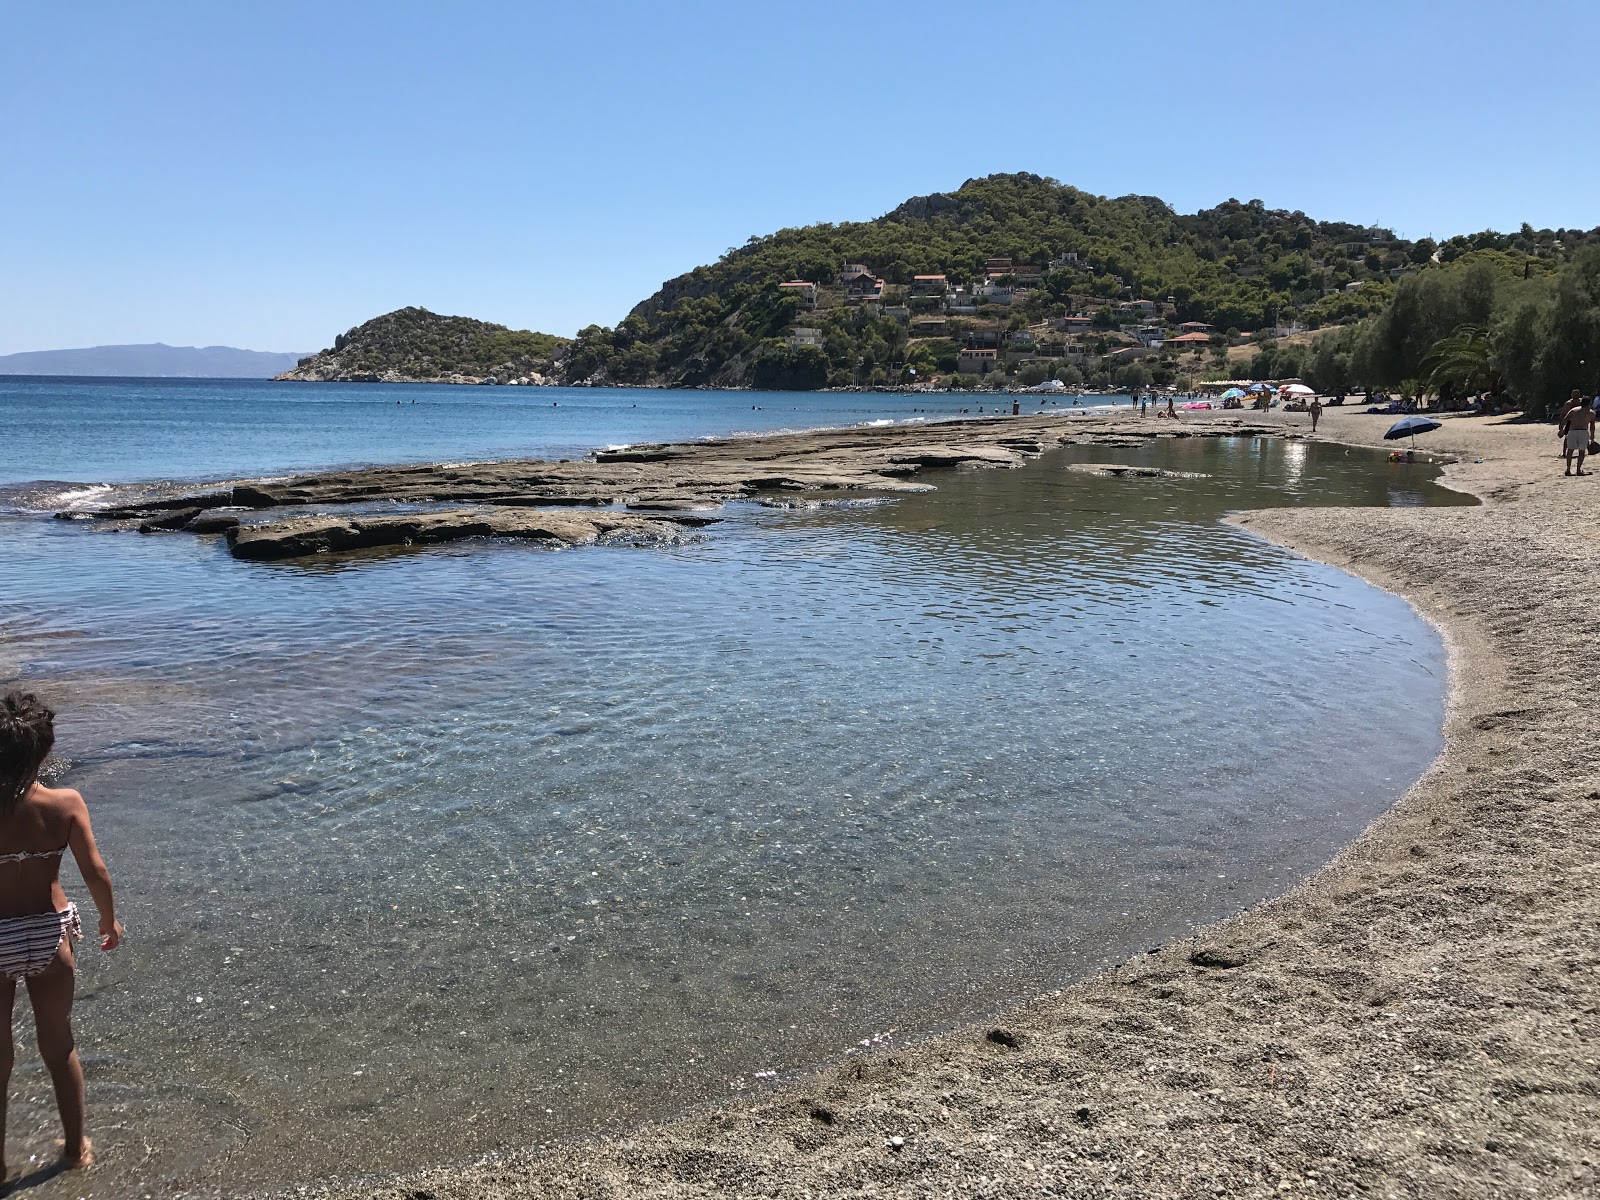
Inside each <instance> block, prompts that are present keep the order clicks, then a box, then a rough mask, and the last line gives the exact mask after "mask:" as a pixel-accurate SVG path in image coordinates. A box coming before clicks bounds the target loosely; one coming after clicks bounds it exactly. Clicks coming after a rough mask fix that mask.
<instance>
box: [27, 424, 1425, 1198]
mask: <svg viewBox="0 0 1600 1200" xmlns="http://www.w3.org/2000/svg"><path fill="white" fill-rule="evenodd" d="M1090 458H1092V459H1094V460H1096V461H1135V462H1147V463H1151V464H1154V465H1160V466H1165V467H1169V468H1175V469H1178V470H1183V471H1195V472H1203V473H1206V474H1207V475H1209V476H1210V477H1209V478H1199V479H1182V480H1133V479H1126V480H1103V479H1097V478H1093V477H1089V476H1085V475H1083V474H1080V473H1076V472H1072V471H1069V470H1067V469H1066V466H1067V463H1068V462H1069V461H1073V460H1074V459H1077V460H1083V459H1090ZM929 478H930V479H931V480H933V481H934V482H937V483H938V485H939V491H938V492H936V493H933V494H930V495H925V496H915V497H908V498H902V499H899V500H896V501H893V502H889V503H882V504H871V505H851V506H845V507H821V508H815V509H804V508H803V509H796V510H769V509H761V508H757V507H755V506H736V507H734V508H730V509H729V510H728V511H727V513H726V514H725V515H727V516H728V517H729V520H728V521H727V522H726V523H725V524H723V525H720V526H716V527H713V528H712V529H711V530H709V531H708V532H707V535H706V536H705V537H703V538H701V539H699V540H697V541H694V542H691V543H689V544H686V545H683V546H677V547H651V548H638V547H605V548H597V549H584V550H573V551H560V552H556V551H549V550H543V549H540V548H537V547H533V546H528V545H525V544H504V545H503V544H493V543H484V544H465V545H460V546H455V547H450V548H441V549H433V550H428V551H423V552H419V553H406V554H398V555H394V554H391V555H380V556H370V557H357V558H351V559H344V560H338V561H333V560H330V561H316V562H312V563H309V564H299V565H297V564H275V565H264V564H249V563H241V562H237V561H235V560H233V559H231V558H229V557H228V556H227V555H226V553H225V552H224V551H223V550H222V549H221V547H220V546H218V545H217V544H216V543H214V542H209V541H204V540H197V539H194V538H192V537H188V536H172V537H157V538H139V537H137V536H136V535H119V534H106V533H100V534H96V533H90V532H87V531H85V530H83V529H81V528H77V527H72V526H67V525H65V524H64V523H60V522H50V521H47V520H38V519H35V518H32V517H28V516H25V515H20V514H13V515H12V516H11V517H10V518H8V519H5V520H4V521H3V522H0V537H3V538H4V539H5V543H6V546H7V549H8V561H9V563H10V564H11V566H10V568H8V580H7V587H6V589H5V593H4V597H3V601H0V633H3V635H4V637H5V639H6V641H5V642H4V643H0V659H3V660H5V661H8V662H9V663H10V664H11V666H9V667H7V666H6V665H5V663H4V662H0V671H3V672H4V673H5V674H16V673H20V674H21V676H22V678H23V679H25V680H27V681H39V682H40V683H41V684H43V683H45V682H48V684H49V685H50V687H51V688H52V689H53V690H54V691H55V692H56V693H57V694H60V695H62V696H64V697H65V698H66V699H67V701H68V703H67V706H66V710H65V719H64V721H63V723H62V738H61V750H62V751H63V753H64V754H66V755H67V756H68V757H69V758H70V759H71V764H72V765H71V767H70V769H69V770H68V772H67V774H66V777H65V778H66V781H67V782H69V783H71V784H72V785H73V786H77V787H80V788H82V789H83V790H84V791H85V792H86V793H87V794H88V795H89V796H90V799H91V802H92V804H93V805H94V808H95V812H96V815H97V821H98V824H99V827H100V832H101V838H102V841H103V842H104V843H105V844H106V846H107V848H108V853H109V854H110V856H111V861H112V865H113V868H114V870H115V872H116V875H117V878H118V884H119V888H120V889H121V891H122V894H123V895H124V896H125V897H126V900H125V902H124V903H125V908H126V919H127V922H128V925H129V927H130V929H131V930H132V931H134V932H133V936H132V938H131V940H130V943H129V945H128V947H127V949H126V951H125V952H121V953H119V954H118V955H117V956H115V957H106V956H102V955H100V954H99V953H98V952H97V951H94V950H88V951H86V952H85V954H84V956H83V957H84V962H85V972H84V993H83V1001H82V1005H81V1009H80V1012H81V1021H82V1027H83V1041H84V1043H85V1045H86V1047H87V1048H88V1049H89V1052H90V1054H91V1064H90V1070H91V1087H92V1089H93V1098H94V1100H95V1103H96V1105H97V1111H98V1112H99V1113H100V1114H102V1115H101V1118H100V1119H101V1122H102V1123H103V1124H104V1125H105V1126H106V1129H105V1133H104V1140H105V1142H106V1146H107V1148H108V1149H111V1150H114V1151H115V1153H114V1154H113V1155H111V1156H108V1165H107V1168H106V1170H107V1172H108V1174H109V1173H110V1172H111V1171H114V1170H116V1169H117V1168H116V1167H115V1166H114V1165H113V1164H115V1163H118V1162H120V1163H123V1164H128V1163H133V1162H138V1164H139V1165H138V1166H137V1168H136V1174H137V1175H138V1177H139V1178H140V1179H144V1180H148V1179H154V1178H163V1177H166V1178H171V1177H174V1176H187V1175H190V1174H191V1173H193V1172H196V1171H199V1172H200V1173H201V1174H202V1175H204V1176H209V1177H210V1178H211V1179H212V1180H213V1181H216V1182H220V1183H230V1184H243V1183H244V1182H245V1181H248V1183H249V1184H250V1186H263V1185H265V1184H270V1183H274V1182H281V1181H287V1180H292V1179H294V1178H299V1177H303V1176H306V1175H315V1174H324V1173H330V1172H344V1171H350V1170H357V1171H360V1170H374V1169H386V1168H389V1167H396V1166H402V1165H406V1164H410V1163H415V1162H417V1161H424V1160H436V1159H439V1158H448V1157H452V1156H457V1155H463V1154H468V1153H473V1152H476V1151H479V1150H482V1149H486V1148H490V1147H493V1146H495V1145H501V1144H526V1143H529V1142H537V1141H540V1140H544V1139H547V1138H550V1137H555V1136H561V1135H564V1134H570V1133H573V1132H578V1131H586V1130H593V1129H597V1128H605V1127H613V1126H615V1125H617V1124H618V1123H622V1122H627V1121H632V1120H637V1119H640V1118H644V1117H648V1116H652V1115H656V1114H659V1113H662V1112H665V1111H670V1110H671V1109H673V1108H675V1107H678V1106H680V1105H682V1104H684V1103H687V1102H692V1101H696V1100H700V1099H711V1098H715V1097H718V1096H723V1095H727V1094H728V1093H729V1092H730V1091H732V1090H736V1089H739V1088H752V1087H760V1086H765V1082H764V1079H765V1076H764V1075H763V1076H759V1077H758V1075H757V1073H758V1072H763V1073H764V1072H769V1071H776V1072H780V1073H781V1072H784V1071H787V1070H790V1069H794V1068H798V1067H801V1066H804V1065H805V1064H807V1063H810V1062H815V1061H818V1060H821V1059H826V1058H832V1057H837V1056H838V1055H840V1054H842V1053H845V1052H846V1051H847V1050H848V1049H849V1048H852V1047H858V1046H859V1044H860V1043H862V1042H863V1041H866V1042H872V1041H873V1039H875V1038H876V1039H879V1040H878V1041H877V1042H876V1043H875V1044H878V1045H882V1044H884V1035H886V1034H888V1035H889V1037H891V1038H900V1037H904V1036H907V1035H908V1034H909V1033H911V1031H916V1030H925V1029H930V1028H935V1027H938V1026H939V1025H941V1024H945V1023H948V1022H950V1021H953V1020H956V1019H959V1018H960V1017H962V1016H966V1015H972V1014H976V1013H981V1012H985V1011H992V1010H993V1009H994V1008H996V1007H998V1006H1000V1005H1003V1004H1004V1003H1005V1002H1007V1001H1008V1000H1010V999H1014V998H1015V997H1017V996H1019V995H1024V994H1028V993H1030V992H1033V991H1038V990H1043V989H1047V988H1050V987H1053V986H1057V985H1059V984H1060V983H1062V982H1064V981H1066V980H1068V979H1071V978H1073V977H1074V976H1076V975H1079V974H1082V973H1083V972H1085V971H1087V970H1089V969H1092V968H1093V967H1095V966H1097V965H1099V964H1101V963H1103V962H1107V961H1113V960H1116V959H1118V958H1121V957H1124V956H1126V955H1127V954H1129V953H1133V952H1136V951H1138V950H1139V949H1141V948H1143V947H1144V946H1146V945H1150V944H1154V943H1156V942H1159V941H1161V940H1163V939H1165V938H1167V937H1170V936H1173V935H1175V934H1177V933H1180V932H1182V931H1184V930H1186V929H1187V928H1189V927H1190V925H1191V924H1193V923H1195V922H1198V921H1203V920H1209V919H1212V918H1214V917H1217V916H1221V915H1224V914H1226V913H1229V912H1232V911H1235V910H1236V909H1238V908H1240V907H1243V906H1245V905H1247V904H1249V903H1251V902H1253V901H1254V900H1256V899H1258V898H1260V897H1262V896H1265V895H1269V894H1272V893H1274V892H1277V891H1281V890H1282V889H1283V888H1284V887H1286V886H1287V885H1288V884H1289V883H1291V882H1292V881H1293V880H1294V879H1296V878H1298V877H1300V876H1302V875H1303V874H1305V873H1306V872H1307V871H1309V870H1311V869H1313V868H1314V867H1315V866H1317V865H1318V864H1319V863H1321V862H1323V861H1325V860H1326V858H1327V857H1328V856H1329V855H1330V854H1331V853H1332V852H1333V851H1334V850H1335V849H1336V848H1337V847H1338V846H1339V845H1341V844H1343V843H1344V842H1346V841H1348V839H1349V838H1350V837H1351V836H1352V835H1353V834H1354V833H1355V832H1356V831H1357V830H1359V829H1360V828H1361V827H1362V826H1363V825H1364V824H1365V823H1366V822H1367V821H1368V820H1370V819H1371V818H1372V817H1373V816H1374V815H1376V814H1377V813H1378V812H1380V811H1382V809H1383V808H1385V807H1386V806H1387V805H1388V804H1389V803H1391V802H1392V801H1393V799H1394V798H1395V796H1396V795H1398V794H1399V792H1400V791H1402V790H1403V789H1404V788H1405V787H1406V786H1407V785H1408V784H1409V783H1410V781H1411V780H1412V779H1414V778H1415V777H1416V775H1417V774H1419V773H1420V772H1421V770H1422V769H1423V768H1424V767H1425V766H1426V764H1427V762H1428V761H1429V760H1430V759H1431V757H1432V756H1433V754H1434V753H1435V752H1436V750H1437V747H1438V745H1439V733H1438V731H1439V726H1440V721H1441V717H1442V705H1443V692H1444V683H1445V680H1444V656H1443V651H1442V649H1441V647H1440V645H1439V642H1438V639H1437V637H1436V636H1435V635H1434V634H1433V632H1432V631H1431V630H1430V629H1429V628H1428V627H1427V626H1426V625H1425V624H1424V623H1423V622H1421V620H1420V619H1419V618H1418V617H1416V615H1415V614H1414V613H1413V612H1412V611H1411V610H1410V609H1409V608H1408V607H1407V606H1406V605H1404V604H1403V603H1402V602H1401V601H1399V600H1398V599H1396V598H1394V597H1391V596H1388V595H1386V594H1384V593H1382V592H1379V591H1376V590H1375V589H1372V588H1370V587H1367V586H1366V585H1364V584H1362V583H1360V582H1358V581H1356V580H1354V579H1351V578H1350V577H1348V576H1346V575H1343V574H1341V573H1339V572H1337V571H1333V570H1331V569H1329V568H1326V567H1322V566H1320V565H1318V564H1315V563H1310V562H1307V561H1305V560H1302V559H1299V558H1297V557H1295V556H1293V555H1290V554H1288V553H1286V552H1283V551H1281V550H1278V549H1276V548H1275V547H1272V546H1270V545H1267V544H1265V543H1263V542H1261V541H1259V540H1257V539H1256V538H1254V537H1252V536H1250V535H1248V534H1246V533H1243V532H1242V531H1239V530H1236V529H1233V528H1231V527H1227V526H1223V525H1220V524H1218V523H1217V521H1216V518H1217V517H1218V516H1219V515H1220V514H1221V513H1223V512H1224V511H1227V510H1229V509H1236V508H1242V507H1255V506H1262V505H1266V504H1282V503H1319V504H1327V503H1421V502H1451V501H1452V500H1453V499H1455V498H1454V497H1453V496H1452V494H1450V493H1444V492H1441V491H1440V490H1439V489H1437V488H1435V487H1434V486H1433V485H1432V484H1431V482H1429V480H1430V472H1428V471H1427V470H1426V469H1424V468H1417V467H1409V468H1408V467H1398V466H1392V465H1390V464H1388V463H1386V462H1384V461H1383V459H1382V457H1381V456H1378V455H1373V454H1370V453H1364V452H1359V451H1351V450H1346V449H1345V448H1342V447H1336V446H1327V445H1311V444H1305V443H1284V442H1278V441H1247V440H1235V441H1207V442H1193V443H1189V442H1184V443H1162V444H1158V445H1155V446H1151V447H1146V448H1140V449H1135V450H1109V449H1102V450H1098V451H1094V452H1070V453H1069V452H1061V453H1057V454H1052V455H1050V456H1048V457H1047V458H1045V459H1044V460H1042V461H1040V462H1037V463H1034V464H1031V465H1030V466H1029V467H1027V468H1025V469H1023V470H1020V471H1001V472H974V473H965V472H942V473H937V474H933V475H930V476H929ZM67 564H71V570H70V577H71V580H72V584H71V588H70V590H64V589H63V588H62V587H61V579H62V577H63V571H62V568H63V567H64V566H66V565H67ZM80 894H81V893H80ZM891 1029H893V1030H894V1031H895V1032H893V1033H892V1034H889V1031H890V1030H891ZM22 1071H23V1073H22V1074H21V1075H20V1076H19V1085H20V1091H19V1094H18V1096H17V1098H16V1099H15V1100H14V1109H13V1111H14V1116H13V1128H14V1129H16V1128H18V1127H19V1125H21V1124H23V1123H25V1124H26V1125H27V1127H28V1128H30V1129H34V1130H37V1133H36V1135H35V1136H34V1137H33V1139H32V1141H33V1142H37V1143H38V1146H33V1145H31V1144H30V1149H42V1148H43V1146H44V1144H45V1142H44V1139H45V1136H46V1131H47V1129H48V1118H49V1111H48V1107H47V1105H48V1100H47V1095H46V1093H47V1088H46V1086H45V1081H44V1079H43V1076H42V1074H41V1073H39V1072H37V1070H36V1069H35V1071H34V1073H33V1074H32V1075H29V1074H27V1073H26V1059H24V1066H23V1068H22ZM108 1106H109V1108H110V1111H109V1112H108V1111H107V1109H108ZM219 1133H220V1136H219ZM118 1147H121V1149H117V1148H118ZM140 1160H142V1161H140Z"/></svg>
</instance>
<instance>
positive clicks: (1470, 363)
mask: <svg viewBox="0 0 1600 1200" xmlns="http://www.w3.org/2000/svg"><path fill="white" fill-rule="evenodd" d="M1418 367H1419V369H1420V370H1421V371H1422V375H1423V379H1424V381H1425V382H1426V383H1427V386H1428V388H1429V389H1430V390H1431V391H1433V392H1434V393H1435V394H1436V395H1437V396H1438V397H1439V398H1440V399H1441V400H1444V399H1447V398H1451V397H1456V396H1467V395H1471V394H1472V393H1473V392H1487V393H1489V395H1490V396H1499V395H1500V394H1501V393H1502V392H1504V391H1505V386H1506V381H1505V376H1504V375H1502V374H1501V373H1500V370H1499V368H1498V366H1497V365H1496V363H1495V354H1494V343H1493V339H1492V338H1491V337H1490V336H1489V331H1488V330H1487V329H1485V328H1484V327H1483V326H1481V325H1462V326H1460V327H1459V328H1458V329H1457V330H1456V331H1455V332H1454V333H1452V334H1451V335H1450V336H1449V337H1442V338H1440V339H1439V340H1438V341H1437V342H1435V343H1434V344H1433V347H1432V348H1431V349H1430V350H1429V351H1428V353H1427V354H1426V355H1424V356H1423V359H1422V362H1421V363H1419V364H1418Z"/></svg>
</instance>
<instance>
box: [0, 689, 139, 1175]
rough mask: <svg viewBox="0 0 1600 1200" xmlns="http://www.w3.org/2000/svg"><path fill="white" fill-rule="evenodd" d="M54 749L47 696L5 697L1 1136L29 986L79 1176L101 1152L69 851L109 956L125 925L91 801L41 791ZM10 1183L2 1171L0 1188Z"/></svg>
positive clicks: (0, 708)
mask: <svg viewBox="0 0 1600 1200" xmlns="http://www.w3.org/2000/svg"><path fill="white" fill-rule="evenodd" d="M54 745H55V714H54V713H53V712H52V711H51V710H50V709H49V708H47V707H46V706H45V705H44V704H43V703H41V702H40V701H39V699H38V697H36V696H33V695H31V694H30V693H27V692H8V693H6V695H5V696H3V697H0V1005H3V1006H4V1011H5V1014H6V1029H7V1036H6V1040H5V1043H4V1045H3V1046H0V1054H3V1057H0V1136H3V1133H4V1129H5V1103H6V1099H7V1097H8V1096H9V1095H10V1084H11V1064H12V1058H13V1055H14V1053H15V1047H14V1046H13V1044H12V1041H11V1037H10V1023H11V1009H12V1005H13V1004H14V1003H15V1001H16V992H17V982H18V981H19V980H21V981H22V982H23V983H24V984H25V985H26V986H27V989H28V999H29V1000H30V1001H31V1002H32V1004H33V1027H34V1030H35V1032H36V1033H37V1034H38V1039H39V1055H40V1057H41V1058H43V1059H44V1065H45V1068H46V1069H47V1070H48V1071H49V1072H50V1082H51V1083H52V1084H54V1085H55V1093H56V1107H57V1109H58V1110H59V1111H60V1113H61V1129H62V1134H63V1137H62V1139H61V1141H59V1142H58V1143H57V1145H58V1146H59V1147H60V1148H61V1165H62V1166H63V1167H64V1168H66V1169H67V1170H69V1171H70V1170H76V1169H78V1168H81V1167H87V1166H89V1165H91V1164H92V1163H93V1162H94V1147H93V1146H92V1145H91V1144H90V1142H89V1139H88V1138H87V1137H85V1136H84V1133H83V1108H84V1088H83V1067H82V1066H81V1065H80V1064H79V1062H78V1051H77V1048H76V1047H75V1045H74V1044H73V1040H72V993H73V988H74V985H75V984H76V982H77V959H76V958H75V957H74V955H73V951H72V944H73V942H75V941H77V939H78V938H80V937H82V936H83V930H82V927H81V926H80V925H79V922H78V906H77V905H76V904H73V903H71V902H70V901H68V900H67V897H66V893H64V892H63V891H62V890H61V857H62V855H63V854H65V853H66V852H67V851H68V850H71V851H72V857H73V859H74V860H75V861H76V862H77V864H78V870H79V871H80V872H81V873H82V875H83V882H84V883H85V884H86V885H87V886H88V888H89V895H90V896H92V897H93V898H94V903H95V908H97V909H98V910H99V913H100V948H101V949H102V950H115V949H116V948H117V946H118V944H120V943H121V941H122V923H121V922H120V921H118V920H117V914H116V905H115V902H114V901H113V899H112V895H111V876H110V874H109V873H107V871H106V864H105V861H104V860H103V859H101V857H100V851H99V850H98V849H97V848H96V847H95V844H94V832H93V830H92V829H90V827H89V809H88V808H87V806H85V804H84V802H83V797H82V796H80V795H79V794H78V793H77V792H75V791H73V790H72V789H70V788H48V787H45V786H44V785H43V784H42V783H40V782H39V768H40V767H42V766H43V765H44V760H45V758H46V756H48V755H49V753H50V750H51V747H52V746H54ZM0 1144H3V1143H0ZM4 1176H5V1166H4V1163H3V1162H0V1179H3V1178H4Z"/></svg>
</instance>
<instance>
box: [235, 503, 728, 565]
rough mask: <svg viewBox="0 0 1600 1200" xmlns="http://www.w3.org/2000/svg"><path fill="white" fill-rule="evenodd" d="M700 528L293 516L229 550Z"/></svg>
mask: <svg viewBox="0 0 1600 1200" xmlns="http://www.w3.org/2000/svg"><path fill="white" fill-rule="evenodd" d="M699 523H700V522H698V521H695V520H694V519H693V518H681V517H679V518H674V517H668V518H664V519H654V520H651V519H645V518H641V517H633V516H627V515H621V514H604V515H601V514H596V515H592V516H591V515H577V514H569V513H547V512H538V511H516V510H505V509H500V510H495V509H479V508H451V509H446V510H444V511H443V512H428V513H406V514H403V515H398V516H377V517H292V518H290V519H289V520H286V521H273V522H270V523H268V524H265V525H236V526H234V527H233V528H231V529H229V530H228V545H229V547H230V548H231V549H232V550H233V554H234V557H235V558H246V559H253V560H256V561H262V560H268V559H279V558H302V557H304V556H306V555H308V554H327V553H337V552H339V551H345V550H370V549H373V548H374V547H378V546H426V545H432V544H435V543H438V542H455V541H460V540H462V539H463V538H478V537H497V538H528V539H532V540H534V541H544V542H552V543H559V544H561V545H567V546H579V545H584V544H586V543H589V542H595V541H599V540H601V539H602V538H612V539H615V538H626V537H630V536H631V537H635V538H639V539H642V540H647V541H652V542H659V541H662V540H664V539H668V540H670V539H671V538H673V537H674V536H675V535H677V534H678V533H679V532H680V531H681V530H682V529H683V528H685V527H686V526H692V525H695V524H699Z"/></svg>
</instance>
